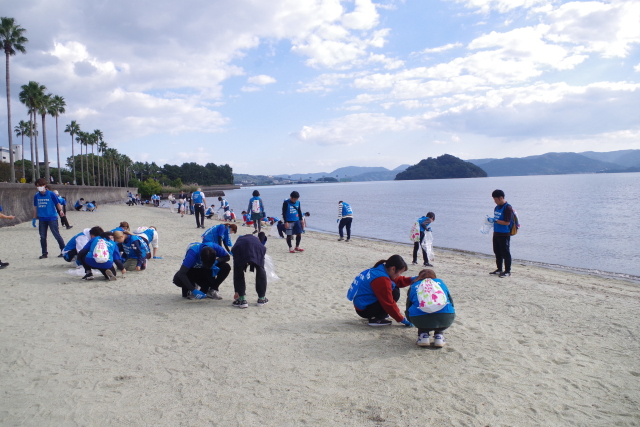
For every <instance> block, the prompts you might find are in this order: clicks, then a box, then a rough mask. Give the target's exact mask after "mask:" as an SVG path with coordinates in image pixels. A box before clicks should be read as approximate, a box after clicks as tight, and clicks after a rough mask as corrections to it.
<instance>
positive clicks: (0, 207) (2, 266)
mask: <svg viewBox="0 0 640 427" xmlns="http://www.w3.org/2000/svg"><path fill="white" fill-rule="evenodd" d="M0 218H2V219H15V218H16V217H15V216H13V215H5V214H3V213H2V206H0ZM8 266H9V263H8V262H2V261H1V260H0V269H3V268H5V267H8Z"/></svg>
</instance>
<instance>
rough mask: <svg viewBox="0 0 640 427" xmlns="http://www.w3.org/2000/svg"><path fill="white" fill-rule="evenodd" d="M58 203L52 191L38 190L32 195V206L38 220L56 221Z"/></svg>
mask: <svg viewBox="0 0 640 427" xmlns="http://www.w3.org/2000/svg"><path fill="white" fill-rule="evenodd" d="M58 204H60V200H58V196H56V194H55V193H54V192H53V191H49V190H47V191H45V193H44V194H41V193H40V192H39V191H38V192H37V193H36V194H35V195H34V196H33V206H35V207H36V209H37V213H38V219H39V220H40V221H56V220H57V219H58V208H57V207H56V205H58Z"/></svg>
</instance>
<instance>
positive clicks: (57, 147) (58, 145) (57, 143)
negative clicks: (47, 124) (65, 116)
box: [56, 116, 62, 184]
mask: <svg viewBox="0 0 640 427" xmlns="http://www.w3.org/2000/svg"><path fill="white" fill-rule="evenodd" d="M56 150H57V151H58V184H62V172H61V171H60V169H61V167H60V141H59V140H58V116H56Z"/></svg>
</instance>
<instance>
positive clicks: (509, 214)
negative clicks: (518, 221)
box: [496, 205, 513, 225]
mask: <svg viewBox="0 0 640 427" xmlns="http://www.w3.org/2000/svg"><path fill="white" fill-rule="evenodd" d="M512 216H513V209H512V208H511V205H509V206H507V207H506V208H505V209H504V220H496V223H498V224H500V225H509V224H511V217H512Z"/></svg>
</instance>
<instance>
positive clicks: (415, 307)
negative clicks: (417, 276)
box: [407, 279, 456, 317]
mask: <svg viewBox="0 0 640 427" xmlns="http://www.w3.org/2000/svg"><path fill="white" fill-rule="evenodd" d="M431 280H432V281H434V282H436V283H438V284H439V285H440V287H442V290H443V291H444V293H445V294H446V295H447V301H448V302H449V303H448V304H447V305H445V306H444V308H443V309H441V310H439V311H435V312H433V313H427V312H424V311H422V310H420V308H419V307H420V301H419V300H418V293H417V289H418V285H419V284H420V283H421V281H418V282H416V283H414V284H412V285H411V288H410V289H409V300H410V301H411V307H409V310H408V311H407V312H408V314H409V316H410V317H414V316H428V315H430V314H436V313H455V312H456V310H455V307H454V306H453V299H452V298H451V294H450V293H449V288H447V285H445V284H444V282H443V281H442V280H440V279H431Z"/></svg>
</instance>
